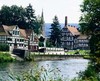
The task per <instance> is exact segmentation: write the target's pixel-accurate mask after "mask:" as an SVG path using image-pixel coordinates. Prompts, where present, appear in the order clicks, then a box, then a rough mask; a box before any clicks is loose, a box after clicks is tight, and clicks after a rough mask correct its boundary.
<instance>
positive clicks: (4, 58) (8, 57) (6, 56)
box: [0, 52, 15, 62]
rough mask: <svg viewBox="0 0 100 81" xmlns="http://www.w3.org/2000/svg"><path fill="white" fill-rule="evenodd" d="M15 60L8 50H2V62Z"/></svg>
mask: <svg viewBox="0 0 100 81" xmlns="http://www.w3.org/2000/svg"><path fill="white" fill-rule="evenodd" d="M14 60H15V59H14V58H12V57H11V55H10V54H9V53H8V52H0V62H13V61H14Z"/></svg>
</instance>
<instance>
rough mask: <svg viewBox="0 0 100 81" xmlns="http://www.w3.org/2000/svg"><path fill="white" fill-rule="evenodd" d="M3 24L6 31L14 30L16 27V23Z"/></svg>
mask: <svg viewBox="0 0 100 81" xmlns="http://www.w3.org/2000/svg"><path fill="white" fill-rule="evenodd" d="M2 26H3V28H4V30H6V31H12V30H13V29H14V28H15V27H16V25H13V26H7V25H2Z"/></svg>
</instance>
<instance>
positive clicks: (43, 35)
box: [41, 9, 46, 47]
mask: <svg viewBox="0 0 100 81" xmlns="http://www.w3.org/2000/svg"><path fill="white" fill-rule="evenodd" d="M44 23H45V22H44V15H43V9H42V13H41V36H42V37H43V38H44V42H43V43H44V47H46V37H45V25H44Z"/></svg>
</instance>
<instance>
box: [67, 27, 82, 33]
mask: <svg viewBox="0 0 100 81" xmlns="http://www.w3.org/2000/svg"><path fill="white" fill-rule="evenodd" d="M67 28H68V30H69V31H70V32H71V33H72V34H73V35H80V32H79V31H78V30H77V28H75V27H72V26H71V27H70V26H68V27H67Z"/></svg>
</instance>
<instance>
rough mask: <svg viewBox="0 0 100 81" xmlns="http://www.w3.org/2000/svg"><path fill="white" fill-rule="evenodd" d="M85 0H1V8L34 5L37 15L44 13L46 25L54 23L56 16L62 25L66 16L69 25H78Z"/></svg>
mask: <svg viewBox="0 0 100 81" xmlns="http://www.w3.org/2000/svg"><path fill="white" fill-rule="evenodd" d="M82 1H83V0H0V8H1V6H3V5H7V6H11V5H18V6H22V7H24V8H25V7H27V6H28V5H29V4H31V5H32V7H33V9H34V10H35V15H36V16H38V15H41V13H42V9H43V12H44V20H45V22H46V23H52V22H53V18H54V16H55V15H56V16H57V17H58V20H59V22H60V23H65V16H67V17H68V23H78V22H79V18H80V16H81V11H80V5H81V4H82Z"/></svg>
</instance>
